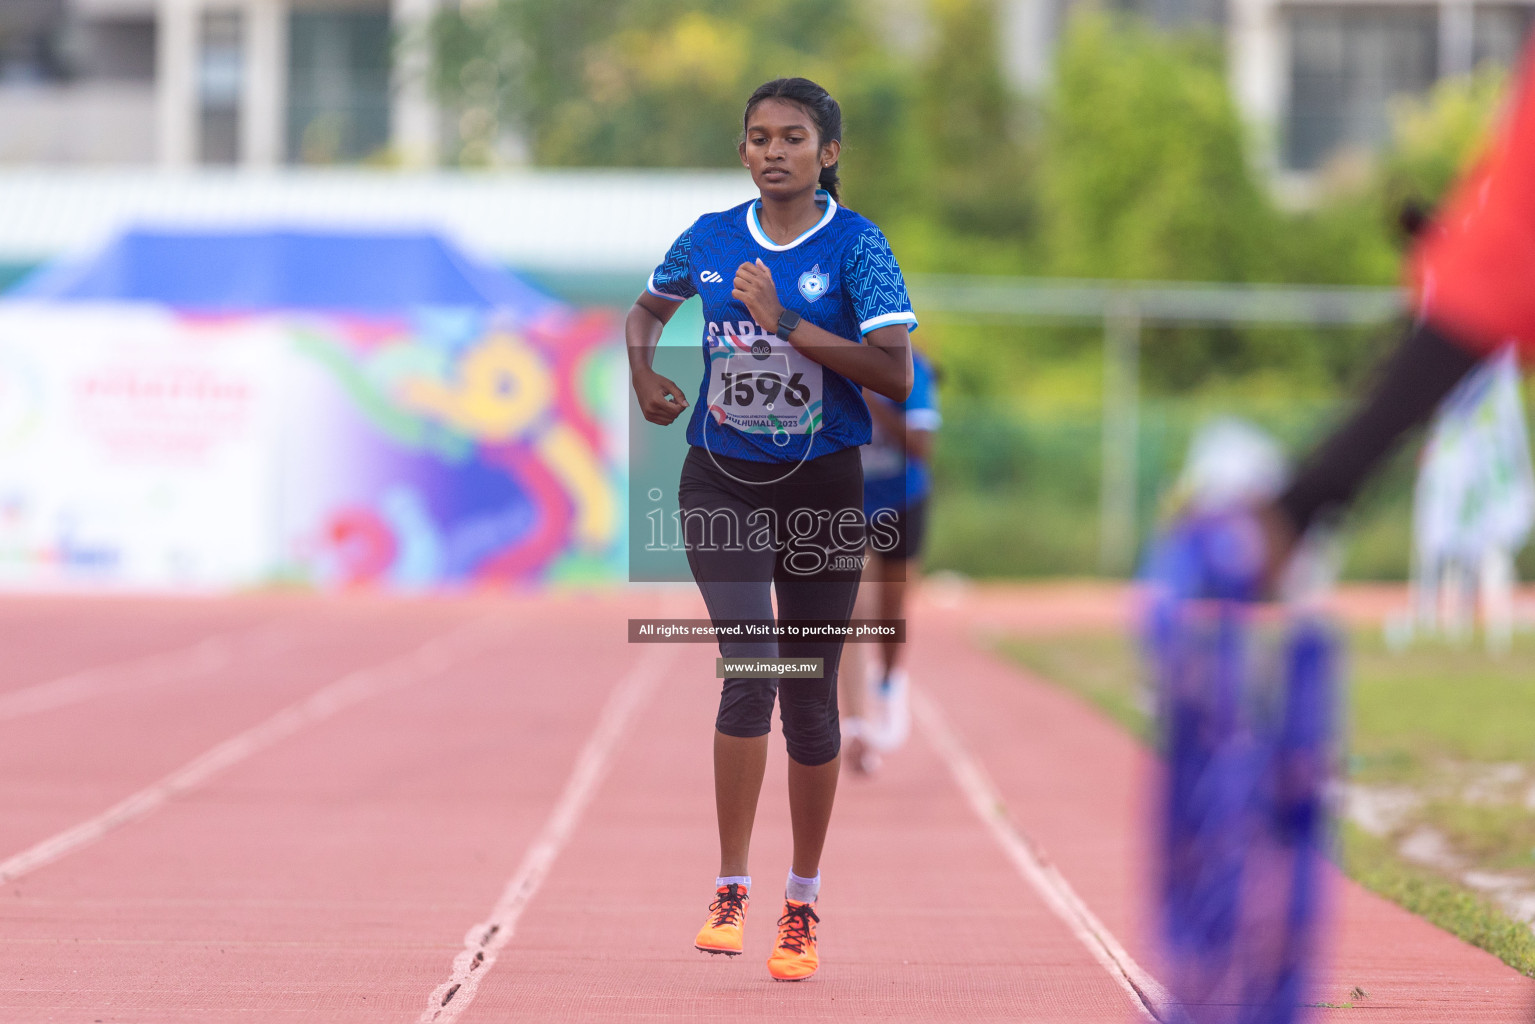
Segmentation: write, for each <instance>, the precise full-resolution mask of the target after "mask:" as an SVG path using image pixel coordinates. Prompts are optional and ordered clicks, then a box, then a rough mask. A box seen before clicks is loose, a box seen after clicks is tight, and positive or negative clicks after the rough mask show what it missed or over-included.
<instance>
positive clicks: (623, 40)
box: [431, 0, 902, 167]
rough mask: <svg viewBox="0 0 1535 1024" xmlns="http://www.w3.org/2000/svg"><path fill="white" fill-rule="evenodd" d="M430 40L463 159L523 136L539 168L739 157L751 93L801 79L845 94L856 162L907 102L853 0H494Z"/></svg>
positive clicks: (448, 14) (718, 161)
mask: <svg viewBox="0 0 1535 1024" xmlns="http://www.w3.org/2000/svg"><path fill="white" fill-rule="evenodd" d="M431 42H432V45H431V49H432V68H433V74H432V81H433V85H434V87H435V91H436V93H437V95H438V96H439V98H440V99H442V100H443V101H444V102H445V103H446V104H448V105H449V106H451V107H453V108H454V109H456V110H458V111H460V118H459V127H460V136H461V138H462V160H463V161H464V162H466V163H496V162H500V161H501V160H503V159H504V156H503V153H504V151H505V150H506V148H507V147H506V145H505V140H506V139H508V138H509V137H520V138H522V139H523V140H524V141H525V143H526V145H527V148H528V150H529V153H530V156H531V158H532V160H533V162H534V163H536V164H539V165H542V166H599V167H601V166H626V167H729V166H734V165H736V144H737V142H738V141H739V138H740V133H741V124H740V118H741V113H742V105H743V104H744V102H745V100H746V97H747V96H748V95H750V93H751V91H752V90H753V89H755V88H756V87H757V86H758V85H760V84H762V83H763V82H765V81H768V80H769V79H772V78H777V77H781V76H793V75H798V76H803V77H806V78H811V79H814V80H815V81H817V82H819V83H820V84H822V85H823V86H825V87H826V88H827V89H828V90H829V91H830V92H831V93H832V95H833V96H836V97H838V99H839V101H840V102H841V103H842V105H843V108H844V116H845V119H846V120H847V122H848V123H849V127H850V129H852V130H855V131H856V134H855V135H854V136H853V139H852V144H851V145H850V146H849V147H848V149H849V157H850V163H855V164H856V163H859V162H860V161H861V160H862V159H863V158H862V154H861V153H860V150H861V149H862V148H864V147H867V148H869V149H870V150H872V151H875V152H878V151H879V150H880V149H881V147H884V146H886V142H885V140H887V139H888V138H890V137H892V136H893V135H894V134H895V132H896V131H897V126H896V124H894V123H892V122H891V121H890V120H888V119H886V118H884V117H882V116H881V114H883V113H888V111H889V109H890V108H891V107H892V106H894V107H900V106H902V104H900V103H899V102H897V103H894V104H892V103H891V102H890V99H891V93H892V88H893V86H892V83H893V82H894V80H895V78H894V75H893V69H892V67H891V66H890V63H889V58H888V56H887V54H886V53H885V52H884V50H883V49H882V48H881V47H880V46H879V44H878V38H877V33H874V32H872V31H871V30H870V27H869V26H868V25H867V24H866V23H865V22H864V20H863V18H862V15H861V10H860V8H859V6H858V4H857V3H856V2H855V0H714V2H707V0H683V2H670V3H663V2H661V0H560V2H559V3H549V2H547V0H497V2H495V3H493V4H487V5H484V6H480V7H475V8H470V9H468V10H456V11H443V12H441V13H439V14H438V16H437V18H436V20H435V22H434V24H433V29H432V32H431ZM864 115H868V116H867V117H865V116H864Z"/></svg>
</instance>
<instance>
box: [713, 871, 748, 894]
mask: <svg viewBox="0 0 1535 1024" xmlns="http://www.w3.org/2000/svg"><path fill="white" fill-rule="evenodd" d="M722 885H739V886H740V887H741V888H743V889H745V890H746V891H747V893H748V894H749V893H750V892H751V891H752V876H751V875H721V876H720V877H718V878H716V879H715V880H714V887H715V888H716V889H718V888H719V887H720V886H722Z"/></svg>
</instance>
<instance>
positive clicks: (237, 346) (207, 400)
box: [0, 303, 626, 589]
mask: <svg viewBox="0 0 1535 1024" xmlns="http://www.w3.org/2000/svg"><path fill="white" fill-rule="evenodd" d="M624 387H625V384H624V370H623V360H622V352H621V347H619V346H617V345H616V344H615V327H614V324H613V322H612V320H611V318H610V317H607V316H604V315H600V314H575V313H561V314H559V315H555V316H549V317H546V318H545V319H544V320H543V321H542V322H539V323H534V324H518V323H514V322H513V321H511V320H510V319H507V318H503V317H499V316H498V315H497V314H495V313H485V312H476V311H470V310H460V309H442V310H432V311H425V312H420V313H417V314H413V315H411V316H408V317H407V316H402V317H398V318H388V319H380V318H370V319H366V320H359V319H348V318H340V317H329V316H327V317H319V316H299V315H294V314H282V315H271V316H256V317H239V318H234V317H225V318H198V317H188V316H178V315H176V314H173V313H170V312H167V311H165V310H164V309H161V308H158V307H152V306H144V305H131V304H96V303H70V304H67V305H64V304H44V303H6V304H0V585H5V586H12V587H48V586H69V587H77V586H129V587H150V588H168V587H170V588H174V587H201V588H229V587H239V586H251V585H259V584H263V583H270V582H298V583H306V584H316V585H320V586H327V587H354V586H385V587H391V588H405V589H413V588H424V587H439V586H476V585H490V586H504V585H507V584H510V583H514V582H537V581H549V580H568V579H590V578H603V579H608V578H620V577H621V575H622V572H623V567H624V564H625V562H624V549H623V544H624V536H623V534H624V531H622V530H620V528H619V519H620V510H619V507H618V501H619V498H618V496H619V494H621V493H622V487H623V472H622V457H623V453H624V451H625V438H624V431H625V426H626V420H625V419H624V409H625V404H624V403H625V401H626V395H625V391H624Z"/></svg>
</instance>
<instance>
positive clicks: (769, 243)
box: [746, 188, 837, 252]
mask: <svg viewBox="0 0 1535 1024" xmlns="http://www.w3.org/2000/svg"><path fill="white" fill-rule="evenodd" d="M815 197H816V200H817V201H819V200H822V199H824V200H826V212H825V213H824V214H822V216H821V219H820V220H818V221H816V224H815V227H813V228H811V229H810V230H809V231H806V232H805V233H804V234H803V235H800V236H799V237H798V238H796V239H795V240H794V241H792V242H790V243H789V244H788V245H779V244H777V243H776V242H774V241H773V240H772V239H771V238H769V237H768V236H767V232H765V231H763V230H762V225H761V224H759V223H758V222H757V207H759V206H761V205H762V200H760V199H759V200H757V201H756V202H754V203H752V204H751V205H750V206H748V207H747V208H746V230H748V231H750V232H751V233H752V237H753V238H755V239H756V240H757V244H758V245H760V246H762V247H763V248H764V249H771V250H773V251H774V252H786V251H788V250H790V249H792V248H794V247H795V246H796V245H799V244H800V243H801V242H803V241H804V240H805V239H807V238H809V237H810V236H811V235H813V234H815V233H816V232H817V231H819V230H821V229H822V228H824V227H825V226H826V225H828V224H830V223H831V219H832V218H833V217H835V216H836V215H837V201H836V200H835V199H833V198H832V197H831V193H830V192H828V191H826V190H825V189H824V188H818V189H816V190H815Z"/></svg>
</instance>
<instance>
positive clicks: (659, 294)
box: [630, 274, 688, 302]
mask: <svg viewBox="0 0 1535 1024" xmlns="http://www.w3.org/2000/svg"><path fill="white" fill-rule="evenodd" d="M630 280H631V281H632V280H633V278H630ZM645 290H646V291H647V292H649V293H650V294H652V295H654V296H655V297H656V298H658V299H666V300H667V301H669V302H686V301H688V297H687V296H686V295H673V294H671V293H670V292H663V291H662V290H661V289H659V288H657V287H656V275H654V274H651V275H650V279H649V280H647V281H646V282H645Z"/></svg>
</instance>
